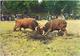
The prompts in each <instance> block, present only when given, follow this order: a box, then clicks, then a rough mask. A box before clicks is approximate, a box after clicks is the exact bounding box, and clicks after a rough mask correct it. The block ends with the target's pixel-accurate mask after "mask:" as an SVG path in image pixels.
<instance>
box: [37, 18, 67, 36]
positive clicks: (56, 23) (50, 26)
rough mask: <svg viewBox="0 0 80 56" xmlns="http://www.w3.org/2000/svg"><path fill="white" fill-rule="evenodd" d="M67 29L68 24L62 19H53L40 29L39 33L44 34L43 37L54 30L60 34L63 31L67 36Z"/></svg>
mask: <svg viewBox="0 0 80 56" xmlns="http://www.w3.org/2000/svg"><path fill="white" fill-rule="evenodd" d="M66 27H67V22H66V21H65V20H62V19H53V20H51V21H49V22H47V23H46V24H45V26H44V27H43V28H42V29H40V28H39V30H38V31H39V32H43V33H42V34H43V35H47V34H48V33H49V32H52V31H54V30H57V31H58V32H60V31H63V32H64V33H65V34H66V33H67V31H66Z"/></svg>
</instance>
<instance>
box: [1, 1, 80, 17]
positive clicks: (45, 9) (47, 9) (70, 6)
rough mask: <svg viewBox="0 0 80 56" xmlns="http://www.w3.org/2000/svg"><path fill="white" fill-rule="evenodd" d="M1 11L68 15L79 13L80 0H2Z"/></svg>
mask: <svg viewBox="0 0 80 56" xmlns="http://www.w3.org/2000/svg"><path fill="white" fill-rule="evenodd" d="M2 2H3V5H2V11H3V13H5V12H6V13H10V14H16V13H21V14H32V13H38V14H39V13H47V14H52V15H53V14H54V15H59V14H61V13H63V14H65V13H67V14H68V15H70V14H72V15H80V13H79V10H80V1H45V0H43V1H42V2H41V3H39V2H38V0H36V1H35V0H32V1H2Z"/></svg>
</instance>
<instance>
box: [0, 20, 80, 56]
mask: <svg viewBox="0 0 80 56" xmlns="http://www.w3.org/2000/svg"><path fill="white" fill-rule="evenodd" d="M67 22H68V26H67V30H68V34H69V36H65V37H61V36H57V37H54V38H53V39H52V40H49V43H47V44H44V42H43V41H40V40H34V39H29V36H27V35H26V34H25V33H22V32H13V31H12V30H13V28H14V22H0V30H1V31H0V56H3V55H4V56H80V20H68V21H67ZM40 23H41V24H42V22H40Z"/></svg>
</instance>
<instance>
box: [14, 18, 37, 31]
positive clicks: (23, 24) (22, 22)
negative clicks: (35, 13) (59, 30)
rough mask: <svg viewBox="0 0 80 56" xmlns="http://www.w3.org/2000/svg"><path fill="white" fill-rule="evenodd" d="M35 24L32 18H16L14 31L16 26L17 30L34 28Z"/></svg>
mask: <svg viewBox="0 0 80 56" xmlns="http://www.w3.org/2000/svg"><path fill="white" fill-rule="evenodd" d="M37 26H38V23H37V22H36V21H35V20H33V18H25V19H17V20H16V22H15V27H14V31H16V29H17V28H19V30H21V28H24V29H25V28H30V29H32V30H35V28H36V27H37Z"/></svg>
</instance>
